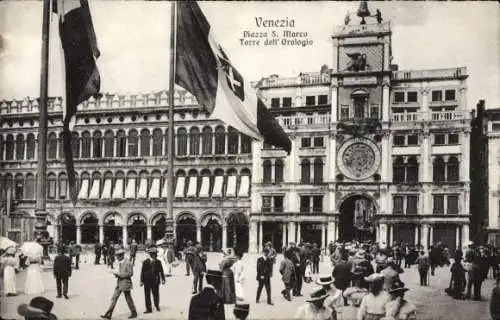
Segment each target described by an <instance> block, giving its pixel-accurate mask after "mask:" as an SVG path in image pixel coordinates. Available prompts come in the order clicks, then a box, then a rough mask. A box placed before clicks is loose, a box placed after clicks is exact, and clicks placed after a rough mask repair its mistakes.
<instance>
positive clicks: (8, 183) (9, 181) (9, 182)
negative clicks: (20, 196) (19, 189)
mask: <svg viewBox="0 0 500 320" xmlns="http://www.w3.org/2000/svg"><path fill="white" fill-rule="evenodd" d="M13 187H14V177H13V176H12V175H11V174H10V173H8V174H6V175H5V192H6V193H5V196H7V191H8V190H9V189H11V192H12V188H13Z"/></svg>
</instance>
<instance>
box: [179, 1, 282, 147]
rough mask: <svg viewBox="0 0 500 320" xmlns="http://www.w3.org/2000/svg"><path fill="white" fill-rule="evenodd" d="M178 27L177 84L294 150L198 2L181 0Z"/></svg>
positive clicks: (239, 125)
mask: <svg viewBox="0 0 500 320" xmlns="http://www.w3.org/2000/svg"><path fill="white" fill-rule="evenodd" d="M176 27H177V28H176V29H177V37H176V38H177V39H176V41H177V48H176V70H175V83H177V84H179V85H180V86H182V87H184V88H185V89H186V90H188V91H190V92H191V93H192V94H193V95H194V96H195V97H196V99H197V100H198V103H199V104H200V105H202V106H203V107H204V109H205V110H206V111H207V112H209V113H210V115H211V117H213V118H217V119H220V120H222V121H224V122H225V123H227V124H229V125H231V126H232V127H234V128H236V129H237V130H239V131H240V132H242V133H244V134H246V135H248V136H250V137H252V138H254V139H257V140H262V141H264V142H266V143H269V144H272V145H274V146H276V147H279V148H283V149H284V150H285V151H287V153H290V150H291V142H290V139H289V138H288V135H287V134H286V133H285V131H284V130H283V128H282V127H281V126H280V125H279V123H278V122H277V121H276V120H275V119H274V117H273V116H272V114H271V113H270V112H269V110H268V109H267V107H266V105H265V104H264V102H263V101H262V100H261V99H260V98H259V97H257V94H256V92H255V91H254V90H252V88H251V87H250V85H249V84H248V83H247V82H245V81H244V79H243V77H242V76H241V74H240V73H239V72H238V70H237V69H236V68H235V66H234V65H233V64H232V63H231V61H230V60H229V57H228V56H227V54H226V53H225V52H224V50H223V49H222V47H221V46H220V45H219V44H218V43H217V42H216V41H215V40H214V35H213V32H212V29H211V27H210V24H209V23H208V20H207V19H206V17H205V15H204V14H203V12H202V11H201V8H200V7H199V6H198V4H197V3H196V2H195V1H179V2H178V5H177V26H176Z"/></svg>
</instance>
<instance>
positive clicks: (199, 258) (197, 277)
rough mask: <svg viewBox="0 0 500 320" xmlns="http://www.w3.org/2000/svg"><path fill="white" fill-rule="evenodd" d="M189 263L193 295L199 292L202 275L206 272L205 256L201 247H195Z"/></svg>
mask: <svg viewBox="0 0 500 320" xmlns="http://www.w3.org/2000/svg"><path fill="white" fill-rule="evenodd" d="M186 263H187V262H186ZM190 263H191V268H192V270H193V294H195V293H197V292H198V291H201V288H202V285H203V273H204V272H205V271H206V270H207V255H206V254H205V253H204V252H203V248H202V247H201V245H197V246H196V248H195V253H194V255H193V256H192V260H191V262H190Z"/></svg>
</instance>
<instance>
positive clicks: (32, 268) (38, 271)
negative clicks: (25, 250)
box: [24, 257, 45, 295]
mask: <svg viewBox="0 0 500 320" xmlns="http://www.w3.org/2000/svg"><path fill="white" fill-rule="evenodd" d="M41 262H42V258H41V257H36V258H33V257H29V258H28V259H27V261H26V263H27V264H28V268H27V269H26V281H25V283H24V293H25V294H27V295H39V294H42V293H43V292H44V291H45V286H44V285H43V279H42V268H41V267H40V263H41Z"/></svg>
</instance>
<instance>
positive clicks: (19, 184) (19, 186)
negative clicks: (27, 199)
mask: <svg viewBox="0 0 500 320" xmlns="http://www.w3.org/2000/svg"><path fill="white" fill-rule="evenodd" d="M14 183H15V185H14V186H15V188H14V199H18V200H22V199H24V177H23V175H22V174H20V173H18V174H16V180H15V182H14Z"/></svg>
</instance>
